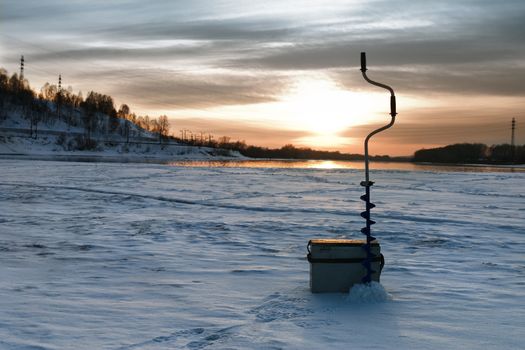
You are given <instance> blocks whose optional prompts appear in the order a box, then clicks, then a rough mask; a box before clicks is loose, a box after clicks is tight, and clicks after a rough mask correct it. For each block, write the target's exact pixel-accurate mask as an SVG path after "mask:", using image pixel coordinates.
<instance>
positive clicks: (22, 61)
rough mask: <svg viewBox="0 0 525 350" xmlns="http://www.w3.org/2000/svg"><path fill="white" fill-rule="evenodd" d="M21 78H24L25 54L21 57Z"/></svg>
mask: <svg viewBox="0 0 525 350" xmlns="http://www.w3.org/2000/svg"><path fill="white" fill-rule="evenodd" d="M20 80H21V81H22V80H24V55H22V56H21V57H20Z"/></svg>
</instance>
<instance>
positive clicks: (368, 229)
mask: <svg viewBox="0 0 525 350" xmlns="http://www.w3.org/2000/svg"><path fill="white" fill-rule="evenodd" d="M366 71H367V69H366V53H364V52H361V73H362V74H363V78H364V79H365V80H366V81H367V82H369V83H370V84H372V85H375V86H379V87H381V88H383V89H387V90H388V91H390V116H391V120H390V123H388V124H387V125H384V126H382V127H380V128H378V129H376V130H374V131H372V132H371V133H370V134H368V136H367V137H366V139H365V181H362V182H361V186H363V187H364V188H365V194H364V195H363V196H361V199H362V200H363V201H365V203H366V204H365V205H366V206H365V211H364V212H362V213H361V217H363V218H364V219H365V220H366V226H365V227H363V228H362V229H361V233H363V234H364V235H365V236H366V243H365V245H364V246H363V249H364V250H365V252H366V257H365V260H364V261H363V266H364V267H365V268H366V275H365V277H363V279H362V282H363V283H370V282H371V281H372V274H373V273H375V272H376V271H373V270H372V259H373V258H374V257H375V255H374V254H373V253H372V248H371V243H372V241H374V240H375V237H373V236H372V228H371V227H372V225H373V224H375V221H373V220H372V219H371V218H370V210H371V209H372V208H374V207H375V205H374V204H373V203H371V202H370V187H372V185H373V184H374V183H373V182H372V181H370V175H369V159H368V141H369V140H370V138H371V137H372V136H374V135H375V134H377V133H379V132H381V131H383V130H386V129H388V128H390V127H391V126H392V125H394V122H395V120H396V115H397V113H396V96H395V94H394V90H393V89H392V88H391V87H390V86H388V85H385V84H381V83H378V82H375V81H373V80H371V79H369V78H368V76H367V75H366Z"/></svg>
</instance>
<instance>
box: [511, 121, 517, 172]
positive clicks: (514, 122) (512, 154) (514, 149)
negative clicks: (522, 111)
mask: <svg viewBox="0 0 525 350" xmlns="http://www.w3.org/2000/svg"><path fill="white" fill-rule="evenodd" d="M515 132H516V118H512V133H511V136H510V151H511V152H512V153H511V157H512V162H515V161H516V145H515V144H514V141H515V138H514V134H515Z"/></svg>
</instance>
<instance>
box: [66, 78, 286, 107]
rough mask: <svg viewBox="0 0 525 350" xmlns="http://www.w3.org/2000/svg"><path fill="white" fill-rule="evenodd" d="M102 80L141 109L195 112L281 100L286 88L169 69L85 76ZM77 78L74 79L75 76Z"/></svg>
mask: <svg viewBox="0 0 525 350" xmlns="http://www.w3.org/2000/svg"><path fill="white" fill-rule="evenodd" d="M82 77H83V79H90V80H92V81H93V82H95V81H99V80H102V81H104V82H105V84H104V85H105V87H104V89H105V90H106V91H108V92H107V93H110V94H113V92H114V93H115V95H118V96H119V98H120V99H121V100H124V101H129V102H128V103H130V104H132V105H134V106H138V107H140V108H141V109H162V110H169V109H192V108H196V109H199V108H211V107H216V106H227V105H246V104H254V103H262V102H270V101H275V100H276V99H278V97H279V95H280V94H281V92H282V91H283V90H284V89H286V87H287V84H288V82H287V80H286V79H284V78H282V77H280V76H269V75H268V76H265V75H253V74H248V73H244V74H240V73H228V72H224V73H213V72H209V73H204V72H202V73H199V72H195V73H194V74H190V73H185V72H173V71H170V70H160V69H157V70H151V69H146V70H140V69H121V70H115V71H113V70H109V71H106V70H102V71H98V72H89V73H83V74H82ZM73 79H74V77H73Z"/></svg>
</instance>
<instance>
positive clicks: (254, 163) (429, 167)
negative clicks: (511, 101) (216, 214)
mask: <svg viewBox="0 0 525 350" xmlns="http://www.w3.org/2000/svg"><path fill="white" fill-rule="evenodd" d="M168 165H170V166H182V167H210V168H217V167H218V168H285V169H326V170H331V169H356V170H362V169H363V168H364V163H363V162H362V161H337V160H220V161H217V160H205V161H201V160H200V161H189V160H185V161H174V162H169V163H168ZM370 168H371V169H376V170H406V171H444V172H525V167H523V166H520V167H510V166H490V165H435V164H416V163H410V162H370Z"/></svg>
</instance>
